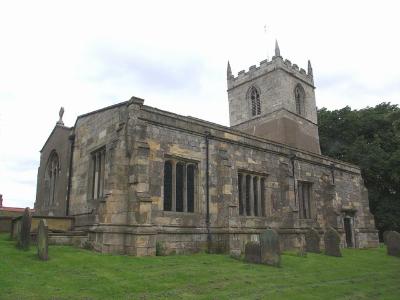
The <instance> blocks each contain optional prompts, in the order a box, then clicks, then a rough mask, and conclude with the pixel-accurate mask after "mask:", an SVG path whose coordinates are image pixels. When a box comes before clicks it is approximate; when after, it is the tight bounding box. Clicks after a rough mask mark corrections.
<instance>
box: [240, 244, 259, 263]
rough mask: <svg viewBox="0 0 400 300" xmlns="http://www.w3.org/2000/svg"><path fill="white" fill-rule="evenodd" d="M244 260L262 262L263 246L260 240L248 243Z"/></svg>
mask: <svg viewBox="0 0 400 300" xmlns="http://www.w3.org/2000/svg"><path fill="white" fill-rule="evenodd" d="M244 260H245V261H247V262H249V263H254V264H260V263H261V248H260V243H258V242H248V243H246V246H245V250H244Z"/></svg>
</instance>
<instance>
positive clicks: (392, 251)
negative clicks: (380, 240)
mask: <svg viewBox="0 0 400 300" xmlns="http://www.w3.org/2000/svg"><path fill="white" fill-rule="evenodd" d="M386 247H387V254H388V255H392V256H398V257H400V233H398V232H396V231H389V233H388V234H387V236H386Z"/></svg>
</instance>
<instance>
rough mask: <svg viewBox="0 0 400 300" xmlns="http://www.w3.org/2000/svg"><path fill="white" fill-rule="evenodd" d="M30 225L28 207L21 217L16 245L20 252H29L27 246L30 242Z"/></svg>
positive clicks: (30, 217)
mask: <svg viewBox="0 0 400 300" xmlns="http://www.w3.org/2000/svg"><path fill="white" fill-rule="evenodd" d="M31 223H32V215H31V211H30V210H29V207H27V208H25V211H24V214H23V215H22V219H21V225H20V226H21V228H20V234H19V239H18V244H17V245H18V247H19V248H20V249H22V250H29V244H30V242H31Z"/></svg>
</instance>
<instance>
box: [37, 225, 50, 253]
mask: <svg viewBox="0 0 400 300" xmlns="http://www.w3.org/2000/svg"><path fill="white" fill-rule="evenodd" d="M37 250H38V256H39V259H41V260H48V259H49V229H48V227H47V223H46V220H45V219H41V220H40V222H39V226H38V232H37Z"/></svg>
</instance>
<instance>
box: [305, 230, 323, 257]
mask: <svg viewBox="0 0 400 300" xmlns="http://www.w3.org/2000/svg"><path fill="white" fill-rule="evenodd" d="M305 240H306V251H307V252H312V253H321V250H320V247H319V243H320V236H319V233H318V231H316V230H315V229H314V228H310V229H309V230H308V231H307V232H306V234H305Z"/></svg>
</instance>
